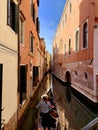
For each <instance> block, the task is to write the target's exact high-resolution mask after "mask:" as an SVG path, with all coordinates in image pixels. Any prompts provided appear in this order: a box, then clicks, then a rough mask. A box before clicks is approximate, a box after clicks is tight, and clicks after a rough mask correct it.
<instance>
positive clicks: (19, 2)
mask: <svg viewBox="0 0 98 130" xmlns="http://www.w3.org/2000/svg"><path fill="white" fill-rule="evenodd" d="M20 4H21V0H19V1H18V22H19V14H20V13H19V11H20ZM18 24H19V23H18ZM17 65H18V74H17V76H18V86H17V128H19V125H18V105H19V100H18V99H19V95H20V94H18V93H19V92H20V42H19V26H18V63H17Z"/></svg>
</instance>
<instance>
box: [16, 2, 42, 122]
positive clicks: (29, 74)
mask: <svg viewBox="0 0 98 130" xmlns="http://www.w3.org/2000/svg"><path fill="white" fill-rule="evenodd" d="M38 7H39V0H27V1H26V0H21V1H20V4H19V44H20V46H19V88H18V120H20V119H21V117H22V114H23V113H24V111H25V109H26V106H27V105H28V102H29V101H30V98H31V97H32V96H33V94H34V92H35V88H36V87H38V86H37V83H38V82H39V62H38V59H37V57H38V49H37V48H38V46H39V44H40V37H39V18H38Z"/></svg>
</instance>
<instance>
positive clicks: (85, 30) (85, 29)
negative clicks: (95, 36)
mask: <svg viewBox="0 0 98 130" xmlns="http://www.w3.org/2000/svg"><path fill="white" fill-rule="evenodd" d="M82 34H83V37H82V39H83V42H82V48H83V49H85V48H87V47H88V21H85V22H84V24H83V32H82Z"/></svg>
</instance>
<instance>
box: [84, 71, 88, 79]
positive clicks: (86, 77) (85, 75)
mask: <svg viewBox="0 0 98 130" xmlns="http://www.w3.org/2000/svg"><path fill="white" fill-rule="evenodd" d="M84 79H85V80H87V79H88V75H87V73H86V72H84Z"/></svg>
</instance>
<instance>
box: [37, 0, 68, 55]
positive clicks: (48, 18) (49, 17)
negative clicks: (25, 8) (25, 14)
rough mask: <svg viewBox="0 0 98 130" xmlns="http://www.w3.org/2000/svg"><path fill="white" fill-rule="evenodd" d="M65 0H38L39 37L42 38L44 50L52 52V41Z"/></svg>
mask: <svg viewBox="0 0 98 130" xmlns="http://www.w3.org/2000/svg"><path fill="white" fill-rule="evenodd" d="M65 3H66V0H40V4H39V10H38V15H39V20H40V37H41V38H44V40H45V43H46V50H48V52H50V53H51V54H52V41H53V38H54V35H55V31H56V29H57V26H58V23H59V21H60V18H61V15H62V12H63V9H64V5H65Z"/></svg>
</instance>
